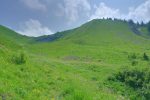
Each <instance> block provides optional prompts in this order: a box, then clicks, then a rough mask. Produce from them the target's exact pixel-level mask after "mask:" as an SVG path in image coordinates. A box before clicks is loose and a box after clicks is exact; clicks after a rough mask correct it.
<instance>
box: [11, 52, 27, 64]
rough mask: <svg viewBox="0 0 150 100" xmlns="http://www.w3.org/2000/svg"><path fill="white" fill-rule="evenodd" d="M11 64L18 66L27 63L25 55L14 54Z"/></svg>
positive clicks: (20, 53)
mask: <svg viewBox="0 0 150 100" xmlns="http://www.w3.org/2000/svg"><path fill="white" fill-rule="evenodd" d="M11 62H12V63H14V64H17V65H21V64H24V63H26V56H25V53H23V52H19V53H18V54H13V55H12V57H11Z"/></svg>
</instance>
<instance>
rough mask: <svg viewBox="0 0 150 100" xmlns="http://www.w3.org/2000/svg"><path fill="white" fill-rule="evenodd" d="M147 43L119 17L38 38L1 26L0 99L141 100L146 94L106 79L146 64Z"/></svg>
mask: <svg viewBox="0 0 150 100" xmlns="http://www.w3.org/2000/svg"><path fill="white" fill-rule="evenodd" d="M149 44H150V40H149V39H146V38H144V37H142V36H139V35H136V34H135V33H134V32H133V31H132V30H131V28H130V26H129V24H128V23H127V22H124V21H120V20H115V21H112V20H93V21H90V22H88V23H86V24H84V25H82V26H80V27H78V28H76V29H72V30H69V31H65V32H60V33H57V34H55V35H53V36H44V37H38V38H29V37H25V36H21V35H19V34H17V33H15V32H14V31H12V30H10V29H8V28H5V27H3V26H1V27H0V55H1V56H0V69H1V70H0V97H1V98H2V100H5V99H6V100H7V99H8V100H9V99H10V100H11V99H15V100H20V99H25V100H49V99H50V100H116V99H119V100H122V99H136V100H137V99H139V100H141V99H142V98H144V97H142V96H141V95H139V94H138V92H137V90H136V89H133V88H132V87H130V86H128V85H126V84H124V83H123V82H120V81H119V80H118V81H115V82H113V81H109V78H110V77H111V76H113V75H114V74H115V73H118V72H119V71H122V68H125V69H127V68H128V69H135V68H136V69H139V70H141V69H143V68H145V67H149V61H148V60H145V59H144V57H143V56H144V54H146V55H147V56H149V55H150V46H149ZM8 52H9V53H8ZM131 72H132V71H131ZM121 75H122V74H121ZM116 80H117V78H116ZM126 90H128V91H126ZM148 92H149V90H148ZM146 99H147V98H146Z"/></svg>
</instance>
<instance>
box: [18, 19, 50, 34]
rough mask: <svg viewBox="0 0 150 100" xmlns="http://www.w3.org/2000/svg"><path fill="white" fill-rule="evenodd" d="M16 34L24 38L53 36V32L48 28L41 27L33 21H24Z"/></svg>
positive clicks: (36, 21) (37, 22)
mask: <svg viewBox="0 0 150 100" xmlns="http://www.w3.org/2000/svg"><path fill="white" fill-rule="evenodd" d="M17 32H18V33H21V34H23V35H26V36H35V37H36V36H41V35H50V34H53V32H52V31H51V30H50V29H49V28H48V27H45V26H43V25H42V24H41V23H40V22H39V21H38V20H33V19H30V20H29V21H26V22H25V23H24V24H23V25H22V26H21V30H19V31H17Z"/></svg>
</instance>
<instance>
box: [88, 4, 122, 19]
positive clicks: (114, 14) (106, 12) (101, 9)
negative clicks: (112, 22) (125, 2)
mask: <svg viewBox="0 0 150 100" xmlns="http://www.w3.org/2000/svg"><path fill="white" fill-rule="evenodd" d="M95 9H96V10H95V12H94V14H93V15H91V17H90V20H91V19H96V18H99V19H102V18H119V19H120V18H122V17H123V15H122V14H121V13H120V11H119V9H114V8H110V7H108V6H106V5H105V4H104V3H103V2H102V3H100V4H99V6H98V7H97V6H95Z"/></svg>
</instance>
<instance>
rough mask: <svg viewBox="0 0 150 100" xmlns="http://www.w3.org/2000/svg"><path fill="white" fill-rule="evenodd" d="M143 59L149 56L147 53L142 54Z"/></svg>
mask: <svg viewBox="0 0 150 100" xmlns="http://www.w3.org/2000/svg"><path fill="white" fill-rule="evenodd" d="M143 59H144V60H147V61H148V60H149V57H148V55H147V54H146V53H144V54H143Z"/></svg>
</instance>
